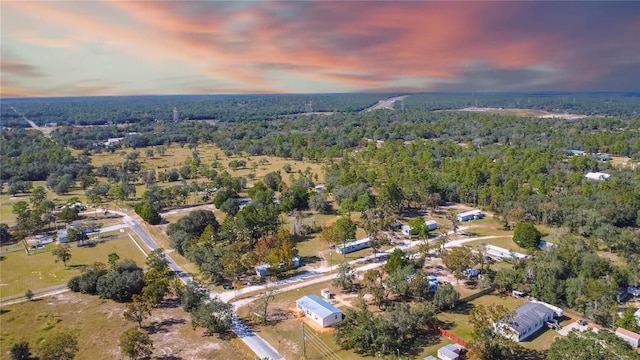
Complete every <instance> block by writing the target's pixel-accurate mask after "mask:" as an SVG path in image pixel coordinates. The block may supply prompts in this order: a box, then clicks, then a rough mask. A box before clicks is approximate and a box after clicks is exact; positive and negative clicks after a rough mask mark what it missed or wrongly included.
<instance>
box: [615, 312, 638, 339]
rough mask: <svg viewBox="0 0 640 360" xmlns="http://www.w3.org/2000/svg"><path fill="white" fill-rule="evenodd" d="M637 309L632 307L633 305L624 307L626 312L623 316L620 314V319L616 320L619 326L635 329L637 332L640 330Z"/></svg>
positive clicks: (630, 329)
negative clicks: (636, 314)
mask: <svg viewBox="0 0 640 360" xmlns="http://www.w3.org/2000/svg"><path fill="white" fill-rule="evenodd" d="M635 311H636V309H635V308H632V307H628V308H626V309H624V312H623V313H622V316H620V317H619V318H618V320H617V321H616V325H618V326H619V327H621V328H623V329H627V330H629V331H633V332H635V333H638V332H640V325H638V323H639V322H640V320H638V318H636V316H635Z"/></svg>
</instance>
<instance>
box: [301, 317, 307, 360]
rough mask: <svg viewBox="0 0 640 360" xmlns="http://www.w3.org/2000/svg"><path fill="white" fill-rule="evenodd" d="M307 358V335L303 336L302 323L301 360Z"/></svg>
mask: <svg viewBox="0 0 640 360" xmlns="http://www.w3.org/2000/svg"><path fill="white" fill-rule="evenodd" d="M306 358H307V335H305V334H304V323H302V360H305V359H306Z"/></svg>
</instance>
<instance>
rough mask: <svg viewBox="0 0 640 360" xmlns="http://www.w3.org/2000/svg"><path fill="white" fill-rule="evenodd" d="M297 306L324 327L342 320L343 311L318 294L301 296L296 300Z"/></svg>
mask: <svg viewBox="0 0 640 360" xmlns="http://www.w3.org/2000/svg"><path fill="white" fill-rule="evenodd" d="M296 308H297V309H298V311H302V312H303V313H304V315H305V316H306V317H308V318H309V319H311V320H312V321H313V322H315V323H316V324H318V325H320V326H321V327H323V328H324V327H328V326H331V325H333V324H335V323H337V322H338V321H341V320H342V311H340V309H338V308H337V307H335V306H333V305H331V304H329V303H328V302H326V301H324V300H322V299H321V298H320V297H319V296H318V295H306V296H303V297H301V298H300V299H298V300H297V301H296Z"/></svg>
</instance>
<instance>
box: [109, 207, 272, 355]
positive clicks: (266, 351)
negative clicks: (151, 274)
mask: <svg viewBox="0 0 640 360" xmlns="http://www.w3.org/2000/svg"><path fill="white" fill-rule="evenodd" d="M109 211H111V212H114V213H116V214H119V215H122V216H123V218H124V222H125V224H127V225H128V226H129V227H130V228H131V229H132V230H133V231H134V232H135V233H136V235H138V237H139V238H140V239H142V241H143V242H144V243H145V244H146V245H147V246H148V247H149V249H151V250H155V249H158V248H159V246H158V245H157V244H156V242H155V241H154V240H153V239H152V238H151V236H149V234H147V232H146V231H144V229H143V228H142V227H141V226H140V224H139V223H138V220H136V219H135V218H133V217H132V216H129V215H127V214H126V213H123V212H119V211H113V210H109ZM164 255H165V258H166V259H167V261H168V262H169V267H170V268H171V270H173V272H174V273H175V274H176V275H177V276H178V277H179V278H180V279H181V280H182V281H183V282H184V283H189V282H190V281H192V280H193V279H192V278H191V277H190V276H189V275H188V274H187V273H186V272H184V271H183V270H182V268H180V266H178V264H176V263H175V262H174V261H173V260H172V259H171V257H170V256H168V255H167V254H166V253H165V254H164ZM209 296H210V297H212V298H213V297H216V296H218V294H216V293H214V292H210V293H209ZM231 331H233V332H234V333H235V334H236V335H237V336H238V338H240V340H242V341H243V342H244V343H245V344H246V345H247V346H248V347H249V348H250V349H251V350H252V351H253V352H254V353H255V354H256V355H257V356H258V357H259V358H269V359H273V360H284V358H283V357H282V355H280V354H278V351H276V349H275V348H274V347H273V346H271V344H269V343H268V342H266V341H265V340H264V339H263V338H261V337H260V336H259V335H257V334H256V333H254V332H253V331H252V330H251V329H249V328H248V327H247V326H246V325H245V324H244V323H243V322H242V321H241V320H240V319H238V318H237V317H236V316H234V317H233V322H232V324H231Z"/></svg>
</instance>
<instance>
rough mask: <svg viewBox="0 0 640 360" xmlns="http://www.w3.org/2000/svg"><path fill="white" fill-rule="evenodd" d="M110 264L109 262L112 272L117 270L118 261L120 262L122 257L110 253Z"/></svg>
mask: <svg viewBox="0 0 640 360" xmlns="http://www.w3.org/2000/svg"><path fill="white" fill-rule="evenodd" d="M107 258H108V260H107V261H108V262H109V269H110V271H113V270H114V269H115V268H116V265H118V260H120V255H118V254H116V253H114V252H113V253H110V254H109V255H108V256H107Z"/></svg>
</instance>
